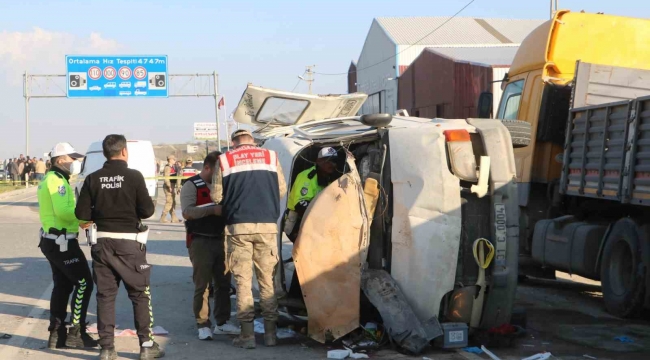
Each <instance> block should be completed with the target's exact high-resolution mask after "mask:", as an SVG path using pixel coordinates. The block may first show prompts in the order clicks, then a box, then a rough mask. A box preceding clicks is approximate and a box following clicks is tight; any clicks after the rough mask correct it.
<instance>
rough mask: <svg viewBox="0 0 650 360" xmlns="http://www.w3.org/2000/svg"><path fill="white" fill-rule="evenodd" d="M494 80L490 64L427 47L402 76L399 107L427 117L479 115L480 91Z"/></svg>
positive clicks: (489, 85)
mask: <svg viewBox="0 0 650 360" xmlns="http://www.w3.org/2000/svg"><path fill="white" fill-rule="evenodd" d="M491 81H492V68H491V67H487V66H481V65H476V64H469V63H466V62H456V61H454V60H453V59H450V58H447V57H444V56H440V55H438V54H436V53H433V52H430V51H424V52H423V53H422V54H421V56H420V57H418V58H417V59H416V60H415V61H414V62H413V63H412V64H411V66H410V67H409V68H408V69H407V70H406V71H405V72H404V74H402V76H401V77H400V80H399V91H398V92H399V106H398V107H399V108H400V109H406V110H408V112H409V114H410V115H412V116H419V117H425V118H434V117H444V118H448V119H454V118H457V119H463V118H470V117H476V116H477V110H476V106H477V103H478V98H479V95H480V94H481V92H483V91H488V90H490V87H491V83H490V82H491Z"/></svg>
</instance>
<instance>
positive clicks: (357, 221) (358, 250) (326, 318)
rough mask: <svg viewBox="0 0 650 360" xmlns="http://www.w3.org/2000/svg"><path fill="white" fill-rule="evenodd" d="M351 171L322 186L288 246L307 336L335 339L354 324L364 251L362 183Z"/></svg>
mask: <svg viewBox="0 0 650 360" xmlns="http://www.w3.org/2000/svg"><path fill="white" fill-rule="evenodd" d="M348 166H349V167H350V169H351V171H350V172H349V173H347V174H344V175H343V176H341V177H340V178H339V179H338V180H337V181H335V182H333V183H332V184H330V185H329V186H328V187H326V188H325V189H324V190H323V191H322V192H321V193H320V194H318V196H317V197H316V198H315V199H314V200H313V201H312V203H311V204H310V205H309V208H308V209H307V212H306V213H305V217H304V219H303V221H302V224H301V227H300V233H299V235H298V239H297V240H296V242H295V244H294V248H293V259H294V263H295V265H296V271H297V274H298V279H299V280H300V287H301V289H302V293H303V296H304V300H305V305H306V307H307V313H308V316H309V325H308V332H309V337H311V338H312V339H314V340H316V341H318V342H321V343H325V342H326V341H328V340H336V339H338V338H340V337H342V336H344V335H346V334H348V333H349V332H350V331H352V330H354V329H356V328H357V327H358V326H359V305H360V304H359V300H360V299H359V296H360V291H359V290H360V287H361V266H362V264H363V263H365V261H366V256H367V252H368V242H369V238H368V216H367V214H366V209H365V204H364V198H363V188H362V186H361V180H360V178H359V174H358V172H357V169H356V166H355V164H354V159H353V158H352V157H351V155H349V157H348Z"/></svg>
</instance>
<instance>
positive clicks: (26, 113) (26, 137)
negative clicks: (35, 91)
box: [23, 70, 29, 156]
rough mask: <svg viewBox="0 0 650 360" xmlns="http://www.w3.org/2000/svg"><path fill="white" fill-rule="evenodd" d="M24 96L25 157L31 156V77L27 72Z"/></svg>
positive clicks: (24, 81) (24, 82) (24, 80)
mask: <svg viewBox="0 0 650 360" xmlns="http://www.w3.org/2000/svg"><path fill="white" fill-rule="evenodd" d="M23 88H24V89H23V96H24V97H25V156H27V155H29V77H28V76H27V70H25V75H24V78H23Z"/></svg>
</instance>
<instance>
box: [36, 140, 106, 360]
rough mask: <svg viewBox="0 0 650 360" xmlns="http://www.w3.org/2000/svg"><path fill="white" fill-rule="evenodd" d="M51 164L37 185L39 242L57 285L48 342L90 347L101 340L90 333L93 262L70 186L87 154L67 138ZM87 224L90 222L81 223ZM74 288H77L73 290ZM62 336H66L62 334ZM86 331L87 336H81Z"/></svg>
mask: <svg viewBox="0 0 650 360" xmlns="http://www.w3.org/2000/svg"><path fill="white" fill-rule="evenodd" d="M50 156H51V157H52V169H51V171H50V172H48V173H47V175H46V176H45V178H44V179H43V181H41V183H40V184H39V185H38V191H37V196H38V206H39V215H40V219H41V224H42V226H43V227H42V228H41V238H40V244H39V245H38V246H39V247H40V248H41V251H42V252H43V255H45V257H46V258H47V261H48V262H49V263H50V266H51V267H52V279H53V280H54V288H53V289H52V297H51V298H50V326H49V328H48V330H49V331H50V338H49V340H48V347H49V348H50V349H54V348H57V347H62V346H63V344H65V346H68V347H77V348H78V347H84V341H85V343H86V345H88V346H89V347H95V346H97V341H95V340H94V339H92V338H91V337H90V336H89V335H88V334H86V313H87V311H88V302H89V301H90V296H91V294H92V292H93V283H92V280H91V274H90V269H89V268H88V261H87V260H86V256H85V255H84V253H83V251H81V248H80V247H79V241H78V240H77V234H78V232H79V230H78V229H79V226H80V222H79V220H77V218H76V217H75V213H74V210H75V197H74V193H73V192H72V189H71V188H70V183H69V182H68V181H69V179H70V172H71V170H70V169H71V167H72V163H73V162H74V161H75V160H76V159H79V158H81V157H83V155H80V154H78V153H77V152H76V151H75V150H74V148H73V147H72V146H71V145H70V144H68V143H59V144H56V146H54V148H53V149H52V152H51V153H50ZM81 226H82V227H87V225H86V224H85V223H84V224H81ZM73 291H74V293H73ZM71 293H73V294H74V295H73V296H72V300H71V301H70V309H71V311H72V314H71V323H72V326H71V327H70V329H69V330H68V334H67V338H66V336H65V325H64V321H65V318H66V316H67V307H68V299H69V298H70V294H71ZM59 335H61V336H59ZM82 335H83V337H82Z"/></svg>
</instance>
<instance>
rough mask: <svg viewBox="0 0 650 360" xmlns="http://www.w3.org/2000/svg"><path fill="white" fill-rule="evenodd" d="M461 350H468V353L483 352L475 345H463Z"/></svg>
mask: <svg viewBox="0 0 650 360" xmlns="http://www.w3.org/2000/svg"><path fill="white" fill-rule="evenodd" d="M461 350H463V351H465V352H468V353H472V354H476V355H480V354H482V353H483V350H481V349H480V348H477V347H476V346H473V347H464V348H462V349H461Z"/></svg>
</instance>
